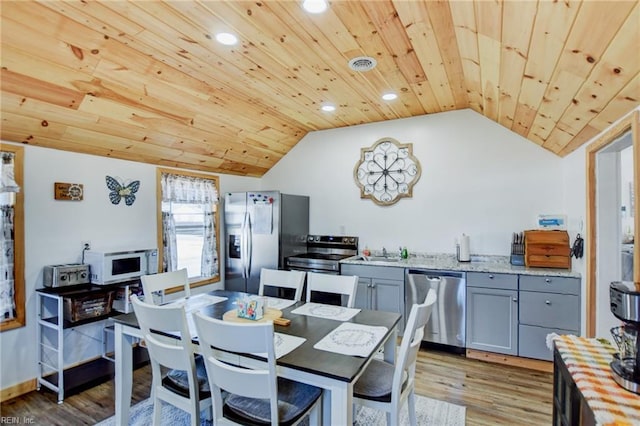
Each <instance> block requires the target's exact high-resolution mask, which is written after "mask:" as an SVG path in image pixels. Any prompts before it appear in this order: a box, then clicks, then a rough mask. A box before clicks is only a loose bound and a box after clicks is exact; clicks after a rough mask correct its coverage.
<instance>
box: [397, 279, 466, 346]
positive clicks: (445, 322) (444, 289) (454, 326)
mask: <svg viewBox="0 0 640 426" xmlns="http://www.w3.org/2000/svg"><path fill="white" fill-rule="evenodd" d="M466 281H467V279H466V273H465V272H460V271H438V270H430V269H408V270H407V276H406V280H405V309H406V318H409V312H411V305H412V304H414V303H422V302H424V299H425V297H426V296H427V292H428V291H429V289H430V288H433V289H434V290H435V291H436V295H437V296H438V298H437V300H436V304H435V305H434V307H433V311H432V312H431V318H430V319H429V322H428V323H427V325H426V326H425V330H424V338H423V341H424V342H429V343H432V344H434V346H441V347H442V349H448V350H452V351H454V352H459V353H462V352H464V348H465V304H466V303H465V302H466V297H467V294H466V293H467V290H466Z"/></svg>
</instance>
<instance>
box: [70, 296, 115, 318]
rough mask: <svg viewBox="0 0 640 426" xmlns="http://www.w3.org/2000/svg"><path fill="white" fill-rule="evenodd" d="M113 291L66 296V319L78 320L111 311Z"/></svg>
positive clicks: (106, 313)
mask: <svg viewBox="0 0 640 426" xmlns="http://www.w3.org/2000/svg"><path fill="white" fill-rule="evenodd" d="M112 303H113V291H105V292H104V293H91V294H88V295H86V296H78V297H65V298H64V306H63V311H64V319H65V320H66V321H69V322H76V321H80V320H83V319H87V318H94V317H99V316H102V315H108V314H110V313H111V304H112Z"/></svg>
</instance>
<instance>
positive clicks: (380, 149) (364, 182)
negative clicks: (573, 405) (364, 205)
mask: <svg viewBox="0 0 640 426" xmlns="http://www.w3.org/2000/svg"><path fill="white" fill-rule="evenodd" d="M420 173H421V170H420V162H418V159H417V158H416V157H414V156H413V145H412V144H410V143H409V144H401V143H400V142H398V141H397V140H395V139H393V138H382V139H380V140H378V141H377V142H376V143H374V144H373V146H371V148H362V149H361V150H360V161H358V163H357V164H356V167H355V169H354V171H353V175H354V178H355V180H356V184H357V185H358V186H359V187H360V198H371V200H373V202H374V203H376V204H379V205H381V206H389V205H392V204H395V203H397V202H398V200H400V198H403V197H411V196H412V191H413V185H415V183H416V182H417V181H418V179H420Z"/></svg>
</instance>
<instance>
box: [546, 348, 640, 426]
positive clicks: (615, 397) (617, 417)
mask: <svg viewBox="0 0 640 426" xmlns="http://www.w3.org/2000/svg"><path fill="white" fill-rule="evenodd" d="M553 342H554V361H553V366H554V368H553V424H554V426H560V425H562V426H570V425H613V424H616V425H638V424H640V395H636V394H635V393H633V392H629V391H627V390H626V389H623V388H622V387H620V386H618V384H617V383H616V382H615V381H614V380H613V378H612V377H611V372H610V367H609V363H610V362H611V359H612V357H613V354H614V353H615V352H616V350H615V348H614V347H613V346H611V345H610V344H607V343H602V342H600V341H598V340H596V339H586V338H583V337H577V336H572V335H563V336H557V337H555V338H554V339H553Z"/></svg>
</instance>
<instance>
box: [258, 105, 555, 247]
mask: <svg viewBox="0 0 640 426" xmlns="http://www.w3.org/2000/svg"><path fill="white" fill-rule="evenodd" d="M383 137H392V138H395V139H397V140H398V141H399V142H401V143H408V142H410V143H413V153H414V155H415V156H416V157H417V158H418V160H419V161H420V164H421V166H422V176H421V177H420V180H419V181H418V183H417V184H416V185H415V187H414V189H413V198H404V199H401V200H400V201H399V202H398V203H396V204H394V205H392V206H386V207H381V206H378V205H376V204H374V203H373V202H372V201H371V200H370V199H361V198H360V190H359V188H358V187H357V186H356V184H355V181H354V178H353V170H354V167H355V165H356V163H357V162H358V160H359V158H360V149H361V148H364V147H370V146H371V145H373V144H374V143H375V142H376V141H377V140H378V139H380V138H383ZM562 163H563V162H562V159H561V158H559V157H557V156H555V155H554V154H551V153H550V152H548V151H546V150H544V149H543V148H541V147H538V146H537V145H535V144H532V143H531V142H529V141H527V140H526V139H524V138H522V137H520V136H519V135H517V134H515V133H513V132H511V131H509V130H507V129H506V128H504V127H502V126H500V125H498V124H496V123H494V122H492V121H490V120H489V119H487V118H485V117H484V116H482V115H480V114H477V113H476V112H474V111H472V110H461V111H453V112H445V113H440V114H430V115H426V116H420V117H413V118H407V119H402V120H393V121H385V122H381V123H373V124H366V125H360V126H353V127H348V128H342V129H333V130H326V131H319V132H313V133H310V134H308V135H307V136H305V137H304V138H303V139H302V140H301V141H300V142H299V143H298V144H297V145H296V146H295V147H294V148H293V150H291V152H290V153H289V154H287V155H286V156H285V157H284V158H283V159H281V160H280V162H279V163H278V164H276V166H275V167H274V168H272V169H271V170H270V171H269V172H268V173H267V174H266V175H265V176H264V177H263V179H262V181H263V182H262V187H263V188H277V189H280V190H281V191H282V192H287V193H293V194H304V195H309V196H310V197H311V208H310V209H311V232H312V233H317V234H341V233H346V234H348V235H356V236H359V237H360V247H361V248H364V246H365V245H367V246H368V247H369V248H370V249H371V250H380V249H381V248H382V247H383V246H384V247H386V248H387V249H389V250H396V249H397V248H398V246H400V245H403V246H407V248H408V250H409V252H449V253H453V252H454V239H455V238H456V237H457V236H459V235H461V234H462V233H466V234H468V235H470V236H471V252H472V253H474V254H501V255H508V254H509V251H510V242H511V235H512V233H513V232H515V231H521V230H525V229H530V228H533V227H535V225H536V218H537V215H538V214H540V213H564V211H563V210H564V207H565V205H564V203H563V165H562Z"/></svg>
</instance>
